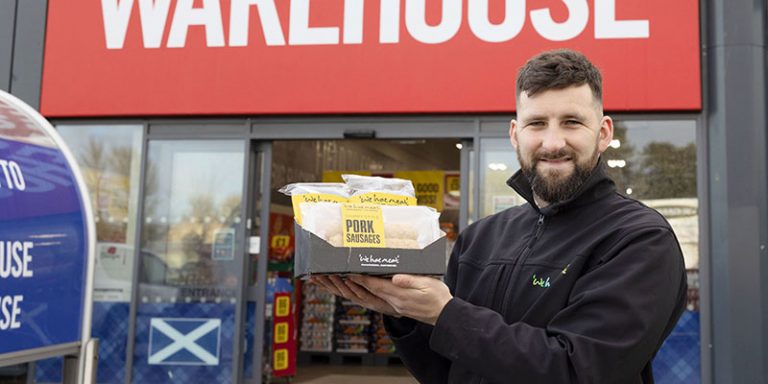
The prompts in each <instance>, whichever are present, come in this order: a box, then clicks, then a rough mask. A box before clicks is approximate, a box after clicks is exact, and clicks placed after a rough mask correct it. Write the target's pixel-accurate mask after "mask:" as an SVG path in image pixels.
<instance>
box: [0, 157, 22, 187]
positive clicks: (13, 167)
mask: <svg viewBox="0 0 768 384" xmlns="http://www.w3.org/2000/svg"><path fill="white" fill-rule="evenodd" d="M0 168H2V173H3V176H4V177H5V185H6V186H7V187H8V189H18V190H20V191H23V190H25V189H26V188H27V182H26V181H25V180H24V174H23V173H22V172H21V167H19V164H18V163H16V162H15V161H8V160H3V159H0ZM1 187H2V183H0V188H1Z"/></svg>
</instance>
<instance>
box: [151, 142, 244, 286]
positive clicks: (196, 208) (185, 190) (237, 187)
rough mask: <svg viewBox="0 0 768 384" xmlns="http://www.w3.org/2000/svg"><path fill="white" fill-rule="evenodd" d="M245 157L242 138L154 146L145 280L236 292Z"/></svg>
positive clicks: (167, 284)
mask: <svg viewBox="0 0 768 384" xmlns="http://www.w3.org/2000/svg"><path fill="white" fill-rule="evenodd" d="M243 156H244V155H243V146H242V143H241V142H239V141H236V142H233V141H219V142H197V141H172V142H162V141H158V142H152V143H151V144H150V146H149V156H148V161H147V163H148V164H147V171H146V183H145V206H144V212H145V214H144V226H143V228H144V236H143V237H142V240H143V241H142V242H143V247H142V252H143V253H144V254H143V255H142V268H141V276H140V281H141V282H143V283H149V284H162V285H166V286H174V287H209V288H210V287H216V288H225V289H226V292H221V291H216V290H213V291H210V292H208V295H207V296H213V297H221V296H225V297H226V298H230V297H234V296H233V295H234V289H235V287H236V286H237V281H238V276H239V272H240V267H239V263H237V262H235V260H236V259H237V258H238V257H236V252H235V244H236V239H235V238H236V233H237V228H239V227H241V217H240V207H241V204H242V186H243V184H242V175H243ZM190 292H191V291H186V293H190ZM191 293H194V292H191ZM177 294H178V295H184V294H185V292H178V293H177ZM192 296H195V297H197V296H200V295H197V294H195V295H192ZM203 296H205V294H204V295H203ZM198 298H199V297H198Z"/></svg>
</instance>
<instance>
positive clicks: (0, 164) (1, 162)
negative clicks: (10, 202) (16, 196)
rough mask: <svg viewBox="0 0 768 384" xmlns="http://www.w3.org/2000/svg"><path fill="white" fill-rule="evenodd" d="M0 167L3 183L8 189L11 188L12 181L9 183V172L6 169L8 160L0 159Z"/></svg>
mask: <svg viewBox="0 0 768 384" xmlns="http://www.w3.org/2000/svg"><path fill="white" fill-rule="evenodd" d="M0 168H2V171H3V175H4V176H5V185H6V186H7V187H8V189H13V183H11V173H10V172H9V171H8V161H7V160H3V159H0Z"/></svg>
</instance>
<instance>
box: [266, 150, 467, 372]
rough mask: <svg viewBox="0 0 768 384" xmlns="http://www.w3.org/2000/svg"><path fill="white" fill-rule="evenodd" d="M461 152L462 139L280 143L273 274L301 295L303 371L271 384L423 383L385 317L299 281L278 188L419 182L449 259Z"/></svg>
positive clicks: (287, 212) (298, 319) (286, 206)
mask: <svg viewBox="0 0 768 384" xmlns="http://www.w3.org/2000/svg"><path fill="white" fill-rule="evenodd" d="M460 150H461V144H460V141H459V140H456V139H408V140H301V141H275V142H273V146H272V167H271V185H272V193H271V196H270V200H271V204H270V220H269V228H270V230H269V261H268V277H269V281H270V286H272V287H274V289H275V290H277V291H290V292H291V293H292V296H293V301H292V302H293V303H294V312H295V324H296V325H295V329H296V351H297V354H296V357H297V366H296V374H295V376H294V377H285V378H280V377H275V376H274V375H273V377H270V378H269V379H268V380H269V381H272V382H296V383H302V382H307V383H310V382H311V383H323V382H326V381H323V380H331V381H333V382H336V383H344V382H359V380H360V377H363V376H364V377H365V380H367V381H366V382H368V381H370V380H371V379H373V380H375V377H379V378H381V379H382V380H385V379H386V380H387V382H388V383H393V382H395V383H398V382H401V381H400V380H404V381H402V382H404V383H410V382H415V381H412V380H413V379H412V378H409V377H408V374H407V371H406V370H405V368H404V366H403V365H402V363H401V362H400V360H399V358H398V357H397V353H396V351H395V347H394V345H393V344H392V343H391V341H390V340H389V338H388V337H387V335H386V332H385V331H384V329H383V324H382V320H381V316H380V315H378V314H375V313H372V312H370V311H368V310H366V309H364V308H361V307H357V306H355V305H353V304H352V303H350V302H346V301H343V300H340V299H338V298H334V297H333V296H331V295H329V294H327V293H325V292H324V291H322V290H319V289H318V288H317V287H315V286H313V285H311V284H303V282H302V280H300V279H294V278H293V258H292V257H293V244H294V227H293V210H292V205H291V198H290V197H289V196H286V195H284V194H282V193H280V192H279V191H278V190H279V189H280V188H281V187H282V186H284V185H287V184H290V183H297V182H321V181H322V182H341V181H342V179H341V175H342V174H344V173H354V174H361V175H368V176H381V177H398V178H405V179H411V180H412V182H413V184H414V188H415V190H416V194H417V199H418V204H419V205H428V206H431V207H433V208H435V209H436V210H437V211H439V212H440V213H441V214H440V227H441V229H442V230H443V231H444V232H445V233H446V238H447V239H448V242H447V243H448V247H447V248H448V249H447V250H446V260H447V255H448V254H449V253H450V249H451V248H452V244H453V240H455V237H456V235H457V233H458V225H459V202H460V198H461V196H460V192H459V191H460V188H459V186H460V175H459V169H460ZM270 328H271V327H269V326H267V327H266V328H265V329H270ZM267 340H269V335H267ZM269 346H270V343H269V342H266V343H265V354H264V355H265V356H272V351H270V350H269ZM275 363H276V362H274V361H273V362H272V365H274V364H275ZM266 372H269V371H266ZM356 375H360V376H356ZM324 378H325V379H324ZM393 380H394V381H393ZM328 382H330V381H328Z"/></svg>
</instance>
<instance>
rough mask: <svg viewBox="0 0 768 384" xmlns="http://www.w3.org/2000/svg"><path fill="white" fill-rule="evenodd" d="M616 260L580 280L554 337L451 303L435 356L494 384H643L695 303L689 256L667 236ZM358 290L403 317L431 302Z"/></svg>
mask: <svg viewBox="0 0 768 384" xmlns="http://www.w3.org/2000/svg"><path fill="white" fill-rule="evenodd" d="M611 254H613V255H614V256H613V257H612V258H611V259H610V260H605V261H604V262H603V263H601V264H599V265H598V266H596V267H594V268H593V269H592V270H590V271H588V272H586V273H585V274H584V275H583V276H581V277H580V278H579V280H578V281H577V282H576V284H575V285H574V287H573V290H572V293H571V296H570V299H569V302H568V303H567V304H566V306H565V307H564V308H563V309H562V310H561V311H560V312H559V313H558V314H557V315H555V317H554V318H553V319H552V320H551V321H550V323H549V324H548V325H547V326H546V327H544V328H540V327H534V326H531V325H529V324H526V323H522V322H518V323H513V324H506V322H505V321H504V319H503V317H502V316H501V315H500V314H499V313H497V312H495V311H493V310H491V309H488V308H485V307H480V306H476V305H473V304H471V303H468V302H466V301H464V300H461V299H458V298H453V299H451V300H450V301H449V302H448V303H447V305H445V306H444V308H442V311H441V313H440V316H439V317H438V319H437V322H436V324H435V326H434V329H433V330H431V332H430V335H429V346H430V349H431V350H433V351H435V352H438V353H439V354H440V355H442V356H444V357H445V358H447V359H449V360H450V361H451V362H452V363H453V364H458V365H461V366H463V367H465V368H467V369H469V370H472V371H474V372H476V373H478V374H480V375H482V376H485V377H486V378H488V379H490V380H491V381H493V382H500V383H501V382H507V381H509V378H510V375H514V378H515V380H517V381H519V382H522V383H553V382H556V383H576V382H580V383H628V382H633V381H634V380H637V378H638V377H639V376H640V372H641V370H642V369H643V367H644V366H645V365H646V364H647V363H648V361H650V359H651V358H652V356H653V353H654V351H655V350H656V349H657V348H658V346H659V343H660V339H661V337H662V336H663V335H664V333H665V332H668V330H669V329H668V326H669V322H670V318H671V317H673V315H679V305H680V303H681V302H682V300H683V298H684V295H685V276H684V266H683V264H682V255H681V253H680V248H679V246H678V244H677V241H676V240H675V238H674V235H673V234H672V233H671V232H670V231H669V230H668V229H667V228H661V227H659V228H648V229H644V230H640V231H637V232H636V233H633V234H630V235H628V236H625V238H623V239H621V240H620V241H618V242H617V243H616V244H615V245H614V246H613V249H612V250H611ZM412 278H413V279H414V280H417V281H418V280H421V279H428V278H424V277H416V276H413V277H412ZM357 280H359V282H360V283H361V284H362V285H364V286H366V287H367V289H368V290H370V291H371V292H373V293H374V294H376V295H377V296H379V297H381V298H382V299H383V300H384V301H386V302H388V303H390V305H392V307H393V309H394V310H395V311H396V312H398V313H400V314H405V313H408V311H411V310H413V307H412V306H410V307H409V305H411V304H412V303H413V302H414V301H412V300H409V297H411V296H414V297H417V296H418V295H420V294H421V293H422V292H423V291H421V290H419V289H412V288H401V289H400V290H399V291H396V292H395V293H393V288H392V287H391V286H380V284H381V283H386V282H384V281H381V280H374V279H373V278H369V277H362V278H359V279H357ZM396 282H397V280H396ZM390 284H391V283H390ZM393 285H394V284H393ZM681 295H682V296H681ZM511 305H514V303H511ZM427 314H428V313H426V312H425V313H424V315H425V316H426V315H427ZM408 316H415V317H420V315H418V314H417V315H414V314H409V315H408ZM673 320H674V319H673ZM421 326H422V327H426V325H421ZM418 329H419V326H416V327H414V331H416V330H418ZM421 337H426V334H424V335H422V336H421Z"/></svg>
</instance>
